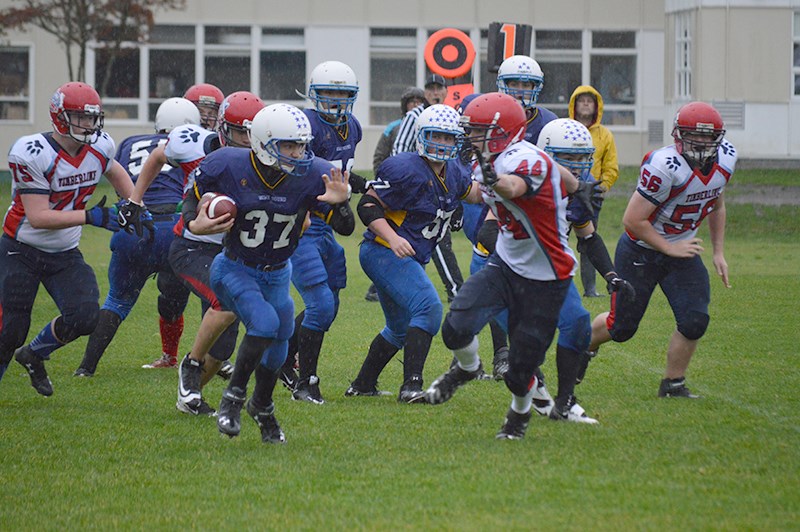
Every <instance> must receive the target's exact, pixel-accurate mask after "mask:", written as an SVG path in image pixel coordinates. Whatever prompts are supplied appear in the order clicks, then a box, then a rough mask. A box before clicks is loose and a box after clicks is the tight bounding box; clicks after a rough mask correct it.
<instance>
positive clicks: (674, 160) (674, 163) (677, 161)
mask: <svg viewBox="0 0 800 532" xmlns="http://www.w3.org/2000/svg"><path fill="white" fill-rule="evenodd" d="M681 166H682V163H681V158H680V157H678V156H677V155H673V156H672V157H667V168H669V169H670V170H673V171H675V170H677V169H678V168H680V167H681Z"/></svg>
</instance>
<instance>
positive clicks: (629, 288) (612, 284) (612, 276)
mask: <svg viewBox="0 0 800 532" xmlns="http://www.w3.org/2000/svg"><path fill="white" fill-rule="evenodd" d="M605 277H606V281H607V282H608V285H607V288H608V293H609V294H611V293H614V292H616V293H617V297H619V298H622V299H624V300H627V301H632V300H633V299H634V298H635V297H636V289H635V288H634V287H633V285H632V284H631V283H629V282H628V281H626V280H625V279H623V278H621V277H620V276H618V275H617V272H613V271H612V272H608V273H607V274H606V276H605Z"/></svg>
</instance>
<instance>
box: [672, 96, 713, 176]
mask: <svg viewBox="0 0 800 532" xmlns="http://www.w3.org/2000/svg"><path fill="white" fill-rule="evenodd" d="M724 136H725V129H724V124H723V123H722V116H720V114H719V112H718V111H717V110H716V109H714V108H713V107H712V106H710V105H709V104H707V103H705V102H691V103H687V104H686V105H684V106H683V107H681V108H680V109H679V110H678V113H677V114H676V115H675V124H674V127H673V128H672V138H673V139H675V149H676V150H678V153H680V154H681V155H683V158H684V159H686V161H687V162H688V163H689V165H690V166H691V167H692V168H702V167H704V166H706V165H707V164H708V163H710V162H712V161H713V160H715V158H716V156H717V149H718V148H719V145H720V143H721V142H722V138H723V137H724Z"/></svg>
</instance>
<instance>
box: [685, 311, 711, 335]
mask: <svg viewBox="0 0 800 532" xmlns="http://www.w3.org/2000/svg"><path fill="white" fill-rule="evenodd" d="M708 321H709V316H708V314H705V313H703V312H697V311H696V310H690V311H689V312H687V313H686V315H685V316H683V318H682V319H681V320H680V321H679V322H678V332H680V333H681V334H682V335H684V336H685V337H686V338H687V339H688V340H699V339H700V338H702V337H703V335H704V334H705V333H706V329H707V328H708Z"/></svg>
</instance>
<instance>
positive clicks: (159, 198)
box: [116, 133, 184, 205]
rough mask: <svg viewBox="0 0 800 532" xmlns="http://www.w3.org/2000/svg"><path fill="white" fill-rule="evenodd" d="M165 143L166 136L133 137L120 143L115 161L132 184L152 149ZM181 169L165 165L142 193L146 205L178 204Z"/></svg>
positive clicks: (181, 191) (180, 187) (182, 177)
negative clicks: (126, 173)
mask: <svg viewBox="0 0 800 532" xmlns="http://www.w3.org/2000/svg"><path fill="white" fill-rule="evenodd" d="M166 142H167V135H166V134H159V133H155V134H152V135H135V136H133V137H128V138H126V139H125V140H123V141H122V143H121V144H120V145H119V150H118V151H117V157H116V159H117V161H119V164H121V165H122V167H123V168H125V170H127V172H128V175H130V176H131V179H132V180H133V182H134V183H136V180H137V179H138V178H139V174H140V173H141V172H142V167H143V166H144V162H145V161H146V160H147V158H148V157H149V156H150V154H151V153H152V152H153V150H154V149H156V148H157V147H158V146H163V145H164V144H166ZM183 180H184V175H183V169H181V168H179V167H178V168H176V167H173V166H170V165H168V164H165V165H164V166H163V167H162V168H161V171H160V172H159V173H158V176H156V179H155V181H153V184H152V185H150V187H149V188H148V189H147V191H146V192H145V193H144V198H143V199H144V202H145V204H147V205H159V204H163V203H178V202H180V201H181V199H182V198H183Z"/></svg>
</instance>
